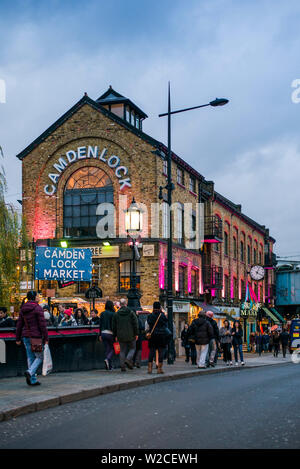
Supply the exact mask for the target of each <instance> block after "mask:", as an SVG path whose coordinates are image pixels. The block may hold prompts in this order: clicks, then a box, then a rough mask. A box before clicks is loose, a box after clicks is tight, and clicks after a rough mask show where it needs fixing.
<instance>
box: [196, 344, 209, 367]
mask: <svg viewBox="0 0 300 469" xmlns="http://www.w3.org/2000/svg"><path fill="white" fill-rule="evenodd" d="M196 348H197V352H198V366H201V367H205V359H206V355H207V351H208V344H205V345H196Z"/></svg>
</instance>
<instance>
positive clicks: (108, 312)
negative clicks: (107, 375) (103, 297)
mask: <svg viewBox="0 0 300 469" xmlns="http://www.w3.org/2000/svg"><path fill="white" fill-rule="evenodd" d="M114 314H115V308H114V304H113V302H112V301H111V300H107V301H106V303H105V310H104V311H103V312H102V313H101V315H100V318H99V340H100V342H103V345H104V350H105V359H104V363H105V368H106V369H107V370H108V371H111V370H112V369H113V368H112V359H113V356H114V333H113V326H112V321H113V316H114Z"/></svg>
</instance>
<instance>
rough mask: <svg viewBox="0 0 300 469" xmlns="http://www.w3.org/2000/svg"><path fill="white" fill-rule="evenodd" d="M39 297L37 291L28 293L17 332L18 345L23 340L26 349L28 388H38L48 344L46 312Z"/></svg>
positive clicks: (25, 374)
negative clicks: (45, 346)
mask: <svg viewBox="0 0 300 469" xmlns="http://www.w3.org/2000/svg"><path fill="white" fill-rule="evenodd" d="M38 299H39V296H38V294H37V292H36V291H33V290H31V291H29V292H28V293H27V300H28V301H27V302H26V303H24V304H23V305H22V307H21V310H20V314H19V319H18V322H17V330H16V344H17V345H21V343H22V342H21V340H22V341H23V344H24V346H25V349H26V355H27V363H28V369H27V371H25V373H24V376H25V378H26V383H27V384H28V386H38V385H40V384H41V383H40V382H39V381H38V380H37V370H38V368H39V366H40V365H41V364H42V363H43V349H44V345H46V344H48V330H47V326H46V320H45V316H44V311H43V309H42V308H41V306H40V305H39V304H38Z"/></svg>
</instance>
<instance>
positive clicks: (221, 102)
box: [158, 82, 229, 365]
mask: <svg viewBox="0 0 300 469" xmlns="http://www.w3.org/2000/svg"><path fill="white" fill-rule="evenodd" d="M228 102H229V100H228V99H225V98H216V99H215V100H213V101H210V102H209V103H207V104H201V105H200V106H193V107H188V108H184V109H178V110H177V111H171V97H170V82H169V84H168V112H165V113H163V114H159V116H158V117H165V116H168V160H167V161H168V179H167V185H166V186H165V189H167V193H168V202H167V203H168V205H169V238H168V293H167V308H168V327H169V329H170V331H171V332H172V335H173V291H172V280H173V279H172V214H171V205H172V190H173V189H174V184H173V183H172V176H171V161H172V156H171V155H172V153H171V114H178V113H180V112H185V111H191V110H192V109H199V108H201V107H206V106H212V107H218V106H224V105H225V104H227V103H228ZM159 197H160V198H162V188H160V193H159ZM171 341H172V339H171ZM171 341H170V342H169V346H168V364H169V365H171V364H173V363H174V356H173V353H172V350H173V349H174V346H173V344H172V343H171Z"/></svg>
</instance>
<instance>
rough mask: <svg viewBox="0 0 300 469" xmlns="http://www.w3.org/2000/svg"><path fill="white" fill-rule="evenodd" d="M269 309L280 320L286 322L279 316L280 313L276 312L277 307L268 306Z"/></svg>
mask: <svg viewBox="0 0 300 469" xmlns="http://www.w3.org/2000/svg"><path fill="white" fill-rule="evenodd" d="M270 310H271V311H272V312H273V313H274V314H275V316H276V317H277V318H278V319H279V320H280V321H281V322H286V321H285V319H284V318H283V317H282V316H281V314H280V313H278V311H277V309H275V308H270Z"/></svg>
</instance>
